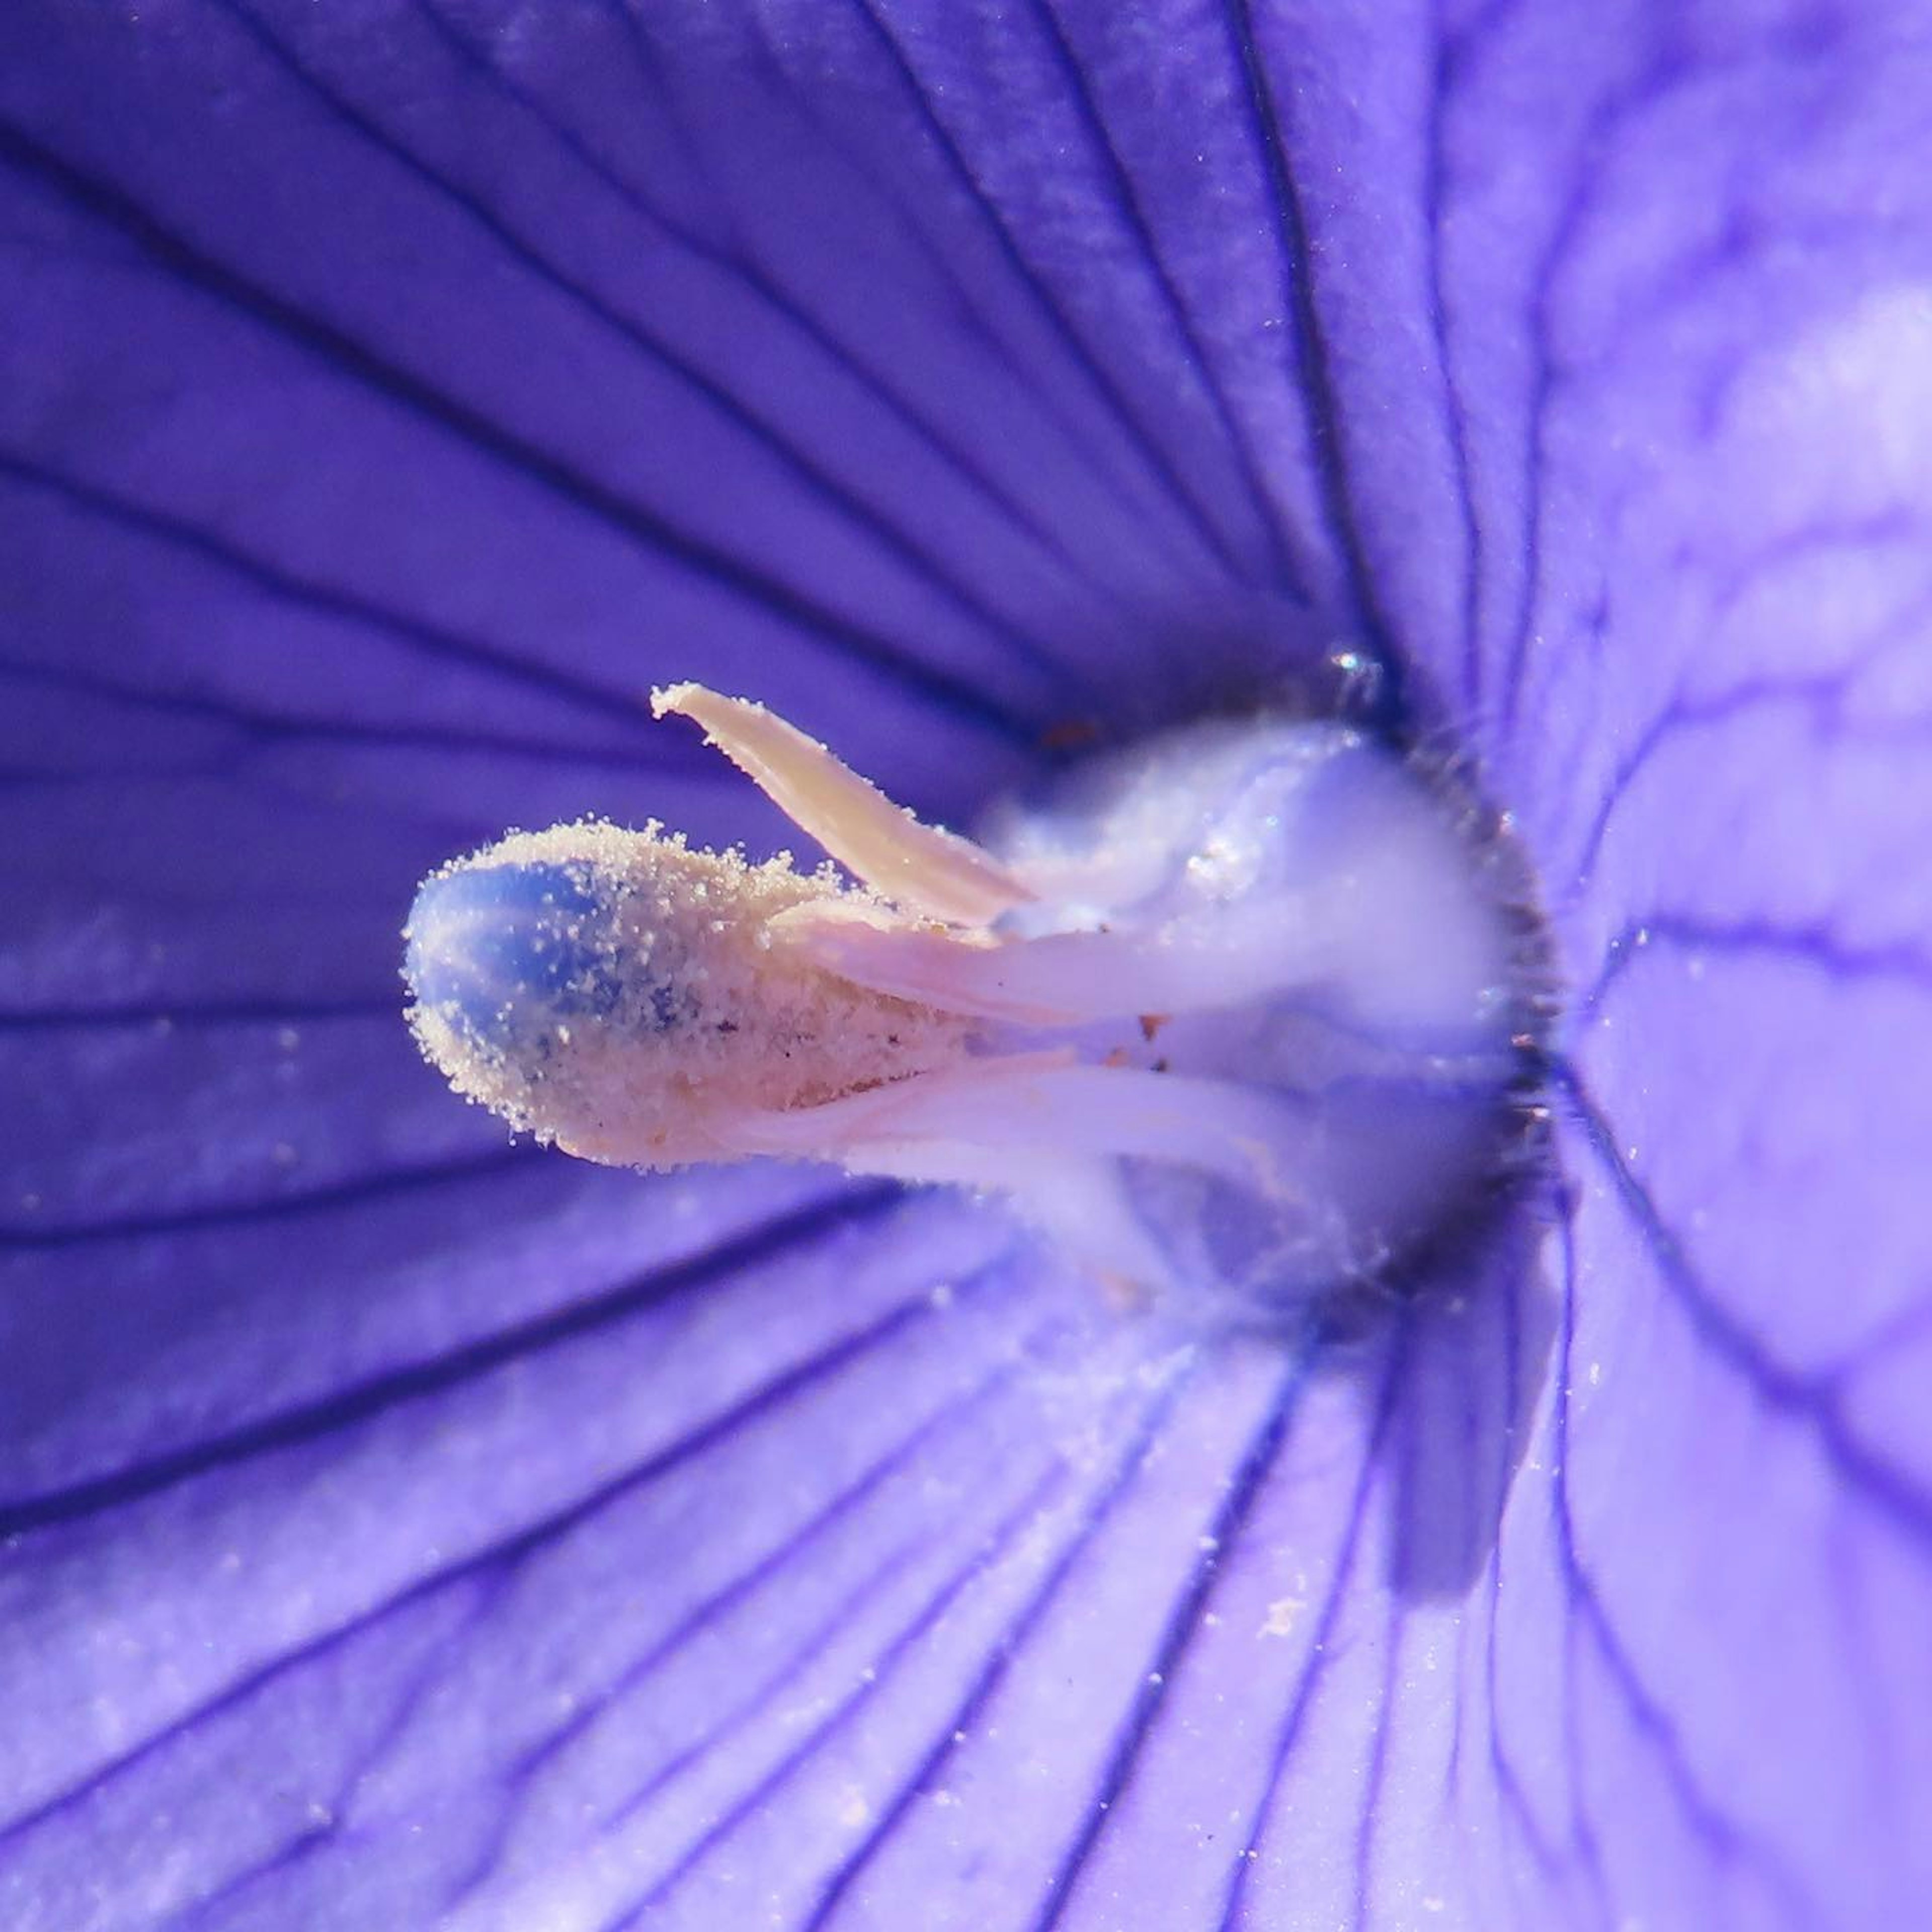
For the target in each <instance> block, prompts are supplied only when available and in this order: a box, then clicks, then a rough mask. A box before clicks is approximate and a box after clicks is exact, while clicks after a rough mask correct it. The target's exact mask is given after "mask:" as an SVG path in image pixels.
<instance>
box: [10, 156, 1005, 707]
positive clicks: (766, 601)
mask: <svg viewBox="0 0 1932 1932" xmlns="http://www.w3.org/2000/svg"><path fill="white" fill-rule="evenodd" d="M0 160H5V161H6V162H7V163H9V164H10V165H11V166H13V168H14V169H17V171H18V172H20V173H22V174H23V175H26V176H27V177H28V178H30V179H31V180H34V181H38V182H40V184H43V186H44V187H46V188H48V189H49V190H50V191H52V193H55V194H56V195H58V196H59V197H60V198H61V199H62V200H63V201H65V202H67V203H68V205H71V206H72V207H74V208H77V209H78V210H80V211H81V212H82V213H83V214H86V215H87V216H88V217H90V218H91V219H92V220H96V221H98V222H101V223H103V224H104V225H105V226H108V227H110V228H113V229H115V230H116V231H117V232H118V233H121V234H122V235H124V236H126V237H127V239H129V240H130V242H133V244H134V245H136V247H137V248H139V249H140V250H141V251H142V253H143V254H145V255H146V256H148V257H149V258H150V259H151V260H152V261H154V263H156V264H157V266H159V267H160V269H162V270H163V272H165V273H166V274H167V275H170V276H172V277H173V278H175V279H176V280H177V281H180V282H181V284H183V285H184V286H185V287H190V288H193V289H194V290H197V291H199V293H202V294H205V295H206V296H210V297H211V298H212V299H214V300H215V301H216V302H219V303H220V304H221V305H223V306H225V307H226V308H230V309H233V311H236V313H237V314H240V315H242V316H245V317H248V319H249V320H251V321H252V322H254V323H257V324H258V325H260V326H262V327H263V328H265V329H268V330H269V331H271V332H273V333H275V334H277V335H281V336H282V337H284V338H286V339H287V340H288V341H290V342H292V343H294V344H297V345H299V347H301V348H302V349H303V350H305V351H306V352H307V353H309V354H311V356H314V357H315V358H316V359H317V360H318V361H320V362H322V363H323V365H325V366H326V367H327V368H331V369H332V370H334V371H336V372H337V373H338V374H341V375H342V376H343V377H345V378H346V379H348V380H352V381H353V382H356V383H359V384H360V385H361V386H363V387H365V388H366V389H368V390H370V391H371V392H373V393H374V394H377V395H381V396H383V397H384V398H386V399H387V400H388V401H390V402H392V403H393V404H396V405H397V406H398V407H399V408H401V409H402V410H404V411H406V412H407V413H409V414H410V415H411V416H414V417H416V418H417V419H419V420H420V421H422V422H426V423H428V424H429V425H431V427H433V428H435V429H437V430H438V431H442V432H443V433H445V434H448V435H449V436H451V437H454V438H455V439H456V440H458V441H459V442H461V443H466V444H467V445H468V446H470V447H471V448H472V449H475V450H476V451H478V452H479V453H481V454H482V455H486V456H488V457H490V458H493V459H494V460H496V461H499V462H500V463H503V464H504V465H505V466H506V467H508V469H511V470H512V471H514V472H516V473H517V474H519V475H522V476H523V477H525V478H527V479H528V480H529V481H531V482H532V484H535V485H537V486H538V487H541V488H542V489H544V490H547V491H549V492H550V493H551V494H553V495H554V496H556V497H557V498H559V500H561V501H563V502H568V503H569V504H570V505H572V506H573V507H574V508H577V509H578V510H580V511H583V513H584V514H586V515H588V516H589V517H592V518H594V519H595V520H597V521H598V522H600V523H603V524H604V525H605V526H607V527H608V528H610V529H612V530H614V531H615V532H617V533H618V534H619V535H622V536H624V537H625V538H628V539H630V540H631V541H633V542H634V543H636V544H638V545H640V547H643V548H644V549H645V550H649V551H650V552H652V553H656V554H658V555H660V556H664V557H667V558H668V559H670V560H671V561H673V562H676V563H677V564H679V565H682V567H683V568H685V569H687V570H688V571H691V574H693V575H694V576H695V577H699V578H701V579H702V580H704V581H706V582H707V583H712V584H713V585H715V586H718V588H720V589H723V590H724V591H726V592H729V593H730V594H731V595H734V596H736V597H737V598H741V599H742V600H743V601H746V602H748V603H751V604H754V605H757V606H758V607H762V608H763V609H764V610H766V611H768V612H769V613H771V614H772V615H773V616H776V617H778V618H780V619H782V620H783V621H784V622H785V623H787V625H790V627H791V628H793V629H794V630H795V631H797V632H798V633H799V634H800V635H801V636H802V637H807V638H809V639H810V640H811V641H812V642H813V643H814V644H816V645H817V646H820V647H821V648H823V649H826V650H828V651H829V652H832V654H833V655H837V656H843V657H845V658H849V659H850V660H851V661H853V662H854V663H855V664H860V665H862V666H863V667H865V668H866V669H867V670H870V671H871V672H872V673H874V674H876V675H877V676H880V678H882V679H885V680H886V681H887V682H889V683H892V684H893V685H896V686H898V688H901V689H903V690H904V691H907V692H909V693H910V694H912V695H913V696H915V697H919V698H921V699H922V700H926V701H927V702H929V703H935V704H937V705H938V706H941V707H943V708H944V709H945V710H946V711H947V712H949V713H950V714H951V715H953V716H954V717H955V718H957V719H959V721H962V722H965V723H969V724H974V725H976V726H977V727H980V729H982V730H985V731H986V732H988V733H991V734H992V735H994V736H998V737H999V738H1001V739H1004V740H1006V741H1007V742H1020V743H1026V742H1031V738H1032V736H1033V727H1032V725H1031V724H1030V723H1028V722H1026V721H1022V720H1021V719H1019V718H1016V717H1015V716H1014V715H1013V714H1011V713H1010V712H1008V711H1007V710H1006V709H1004V708H1003V707H1001V706H998V705H997V704H995V703H994V702H993V701H992V700H991V699H990V698H989V697H988V696H987V695H986V693H985V691H983V690H982V689H981V688H980V686H979V685H978V684H977V682H974V681H971V680H969V679H962V678H958V677H956V676H953V675H952V674H951V673H948V672H946V671H944V670H941V669H940V668H939V667H937V666H935V665H933V664H927V663H925V662H923V661H920V660H919V659H917V658H913V657H912V656H910V655H908V654H907V652H906V651H905V649H904V647H903V646H901V644H900V643H898V640H896V639H895V638H893V637H890V636H888V635H886V634H883V633H882V632H879V631H874V630H873V629H871V628H869V627H868V626H865V625H861V624H859V623H857V622H855V621H854V620H853V619H850V618H848V617H847V616H843V615H841V613H838V612H837V611H835V610H832V609H831V608H829V607H827V606H826V605H824V604H820V603H819V602H818V601H816V600H815V599H814V598H811V597H809V596H808V595H805V593H804V592H801V591H799V590H797V589H794V588H793V586H791V585H790V584H789V583H786V582H785V581H784V580H783V579H781V578H780V577H777V576H775V575H774V574H772V573H771V572H769V571H766V570H764V569H762V568H760V567H758V566H757V565H753V564H748V563H746V562H744V561H743V560H742V559H739V558H737V557H735V556H732V555H731V554H730V553H729V552H727V551H725V550H721V549H720V548H718V547H717V546H716V545H715V544H712V543H711V542H709V541H708V540H706V539H705V538H701V537H699V536H697V535H692V534H691V533H690V532H687V531H685V530H683V529H679V527H678V526H676V525H674V524H672V523H668V522H667V521H665V520H664V519H662V518H661V517H657V516H656V515H655V514H652V513H651V512H650V511H648V510H646V509H645V508H643V506H642V505H639V504H637V503H635V502H632V501H631V500H630V499H628V498H627V497H625V496H623V495H622V494H621V493H619V492H618V491H617V490H614V489H613V488H612V487H610V485H609V484H605V483H604V482H602V481H599V480H598V478H595V477H594V476H592V475H589V474H588V473H587V472H584V471H583V470H580V469H577V468H576V467H575V466H573V465H572V464H571V463H568V462H567V461H566V460H565V459H564V458H562V457H560V456H558V455H555V454H553V452H550V451H547V450H545V449H543V448H541V446H538V445H537V444H535V443H532V442H530V441H529V440H528V439H526V437H523V436H521V435H520V434H517V432H516V431H513V430H511V429H509V428H506V427H505V425H502V424H501V423H499V422H496V421H495V420H493V419H492V418H490V417H489V416H486V415H484V414H483V413H481V411H479V410H476V409H475V408H474V407H472V406H471V405H470V404H468V403H466V402H464V401H462V400H461V399H460V398H458V397H457V396H455V395H452V394H450V393H449V392H446V391H444V390H441V389H438V388H437V387H436V386H434V384H432V383H429V382H428V381H426V380H425V379H424V378H422V377H420V376H419V375H417V374H416V373H415V372H414V371H412V370H410V369H409V368H407V367H405V366H404V365H401V364H400V363H397V362H392V361H390V360H389V359H386V357H384V356H382V355H380V354H379V353H377V351H376V350H374V349H372V348H371V347H368V345H367V344H365V343H363V342H362V341H359V340H358V339H357V338H356V337H354V336H353V335H350V334H348V333H347V332H346V331H345V330H344V329H341V328H339V327H338V326H337V325H336V324H335V323H332V322H330V321H327V320H324V319H323V317H321V316H320V315H318V314H315V313H314V312H312V311H309V310H308V309H305V308H302V307H301V306H299V305H298V304H296V303H294V302H290V301H289V300H288V299H286V298H285V297H284V296H281V295H278V294H277V293H275V290H272V288H270V287H267V286H266V285H265V284H261V283H259V282H257V281H254V280H252V279H251V278H249V277H248V276H247V275H244V274H243V273H242V272H241V271H240V270H239V269H234V268H232V267H230V266H228V265H227V264H226V263H224V262H223V261H221V260H218V259H217V257H214V256H213V255H211V254H208V253H206V252H205V251H203V250H202V249H201V248H199V247H198V246H197V245H196V244H195V243H193V242H190V240H188V239H187V238H186V237H185V236H181V235H178V234H177V233H175V232H173V231H172V229H169V228H168V227H166V226H165V225H164V224H163V223H162V222H161V221H160V219H159V218H158V217H157V216H155V215H154V214H152V213H151V212H150V211H148V209H147V208H145V207H144V206H142V205H141V203H140V202H138V201H136V199H134V198H133V196H131V195H130V194H129V193H127V191H126V190H124V189H123V188H121V187H119V186H118V184H115V183H113V182H112V181H107V180H106V179H104V178H101V177H99V176H97V175H93V174H91V173H89V172H87V171H86V169H83V168H82V167H80V166H78V165H77V163H74V162H72V161H71V160H68V158H67V157H65V156H64V155H62V154H60V153H58V151H55V149H53V148H49V147H48V146H46V145H45V144H44V143H43V142H40V140H38V139H36V138H35V137H34V136H33V135H31V134H30V133H28V132H27V131H26V130H25V129H23V128H21V127H18V126H17V125H15V124H13V123H12V122H10V121H6V120H4V119H0Z"/></svg>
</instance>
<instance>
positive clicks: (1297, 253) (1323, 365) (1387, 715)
mask: <svg viewBox="0 0 1932 1932" xmlns="http://www.w3.org/2000/svg"><path fill="white" fill-rule="evenodd" d="M1226 6H1227V12H1228V26H1229V32H1230V33H1231V34H1232V37H1233V40H1234V43H1235V51H1236V52H1237V54H1238V56H1239V58H1240V63H1241V77H1242V80H1243V82H1244V86H1245V89H1246V92H1247V100H1248V104H1249V109H1250V113H1252V114H1253V117H1254V122H1255V130H1256V137H1257V145H1258V146H1259V149H1260V152H1261V157H1262V164H1263V166H1264V167H1265V169H1266V170H1267V173H1268V186H1269V192H1270V194H1271V197H1272V199H1273V201H1274V209H1275V217H1276V234H1277V241H1278V243H1279V245H1280V250H1281V260H1282V276H1283V286H1284V287H1285V290H1286V294H1287V297H1288V304H1289V311H1290V313H1291V314H1292V315H1293V317H1294V318H1295V326H1294V327H1293V328H1292V329H1291V330H1290V331H1289V341H1290V343H1291V344H1292V349H1293V353H1294V358H1295V383H1296V389H1297V393H1298V394H1299V395H1301V397H1303V398H1304V400H1305V401H1306V402H1307V410H1308V424H1309V431H1310V442H1311V443H1312V444H1313V449H1314V455H1315V465H1316V478H1317V481H1319V484H1320V488H1321V496H1322V505H1323V509H1324V511H1325V516H1326V519H1327V521H1328V527H1329V529H1330V531H1331V533H1332V534H1333V535H1334V538H1335V541H1336V542H1337V545H1338V546H1339V547H1340V550H1341V553H1342V561H1343V567H1344V568H1345V570H1346V575H1347V582H1348V586H1349V599H1350V601H1351V603H1352V605H1353V607H1354V616H1355V622H1356V624H1357V625H1358V628H1359V629H1360V631H1361V641H1362V643H1363V644H1364V646H1365V647H1366V648H1367V650H1368V651H1369V652H1370V654H1371V655H1373V657H1374V658H1375V660H1376V664H1377V666H1378V667H1379V670H1380V671H1381V673H1382V686H1381V689H1380V691H1379V693H1378V697H1379V709H1380V710H1381V712H1382V718H1381V721H1382V723H1383V724H1385V725H1386V726H1388V727H1397V726H1398V725H1399V724H1400V723H1401V722H1402V721H1403V703H1404V695H1405V694H1404V691H1403V655H1402V652H1400V649H1397V644H1396V640H1395V637H1394V633H1393V631H1391V628H1390V625H1389V624H1388V619H1387V618H1386V617H1385V616H1384V614H1383V612H1382V601H1381V598H1380V596H1379V594H1378V592H1377V591H1376V580H1375V572H1374V571H1373V568H1372V567H1371V565H1370V562H1369V559H1368V556H1367V553H1366V551H1365V550H1364V548H1363V544H1362V534H1361V528H1360V526H1359V525H1358V522H1357V520H1356V517H1355V507H1354V494H1353V492H1352V490H1351V488H1350V486H1349V474H1348V458H1347V455H1346V450H1345V449H1344V447H1343V434H1342V407H1341V401H1340V396H1339V395H1338V394H1337V388H1336V383H1335V375H1334V366H1333V364H1332V362H1331V359H1330V356H1329V350H1328V332H1327V331H1326V329H1325V327H1324V326H1323V324H1322V316H1321V311H1320V309H1319V307H1318V305H1317V304H1316V299H1315V279H1314V275H1313V269H1312V268H1311V266H1310V265H1311V263H1312V261H1313V251H1312V249H1311V248H1310V237H1309V227H1308V214H1307V207H1306V205H1305V204H1304V201H1303V199H1302V195H1301V187H1300V186H1299V184H1298V182H1297V180H1296V178H1295V170H1294V168H1293V167H1292V165H1291V164H1290V162H1289V148H1288V136H1287V131H1286V128H1285V127H1283V122H1282V118H1281V110H1280V104H1278V102H1277V99H1276V97H1275V92H1274V86H1273V84H1272V83H1271V81H1270V80H1269V79H1268V69H1267V64H1266V63H1265V62H1264V61H1263V59H1262V55H1261V51H1260V49H1259V46H1258V44H1257V43H1256V38H1255V31H1254V14H1253V7H1252V6H1251V5H1250V0H1226Z"/></svg>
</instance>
